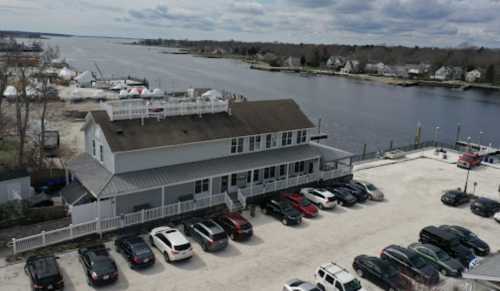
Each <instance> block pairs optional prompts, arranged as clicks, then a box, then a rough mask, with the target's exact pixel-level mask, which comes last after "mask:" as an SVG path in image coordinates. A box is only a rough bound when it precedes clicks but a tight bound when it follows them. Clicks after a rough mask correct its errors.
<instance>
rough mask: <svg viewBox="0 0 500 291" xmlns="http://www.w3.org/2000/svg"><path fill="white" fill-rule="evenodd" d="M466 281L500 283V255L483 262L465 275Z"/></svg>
mask: <svg viewBox="0 0 500 291" xmlns="http://www.w3.org/2000/svg"><path fill="white" fill-rule="evenodd" d="M463 278H464V279H470V280H478V281H489V282H500V253H497V254H495V255H493V256H491V257H488V258H485V259H484V260H482V261H481V262H480V263H479V265H478V266H476V267H475V268H473V269H472V270H470V271H468V272H466V273H464V274H463Z"/></svg>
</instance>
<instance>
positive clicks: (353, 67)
mask: <svg viewBox="0 0 500 291" xmlns="http://www.w3.org/2000/svg"><path fill="white" fill-rule="evenodd" d="M340 72H342V73H344V74H358V73H360V72H361V70H360V64H359V61H356V60H350V61H347V62H346V64H345V66H344V67H343V68H342V70H340Z"/></svg>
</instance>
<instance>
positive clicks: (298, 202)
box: [283, 193, 318, 218]
mask: <svg viewBox="0 0 500 291" xmlns="http://www.w3.org/2000/svg"><path fill="white" fill-rule="evenodd" d="M283 198H284V199H286V200H288V201H290V203H291V204H292V206H293V208H295V209H297V210H298V211H299V212H300V213H302V215H303V216H304V217H307V218H312V217H316V216H318V208H316V206H314V205H313V204H312V203H311V201H309V199H307V198H306V197H304V196H302V195H300V194H298V193H293V194H284V195H283Z"/></svg>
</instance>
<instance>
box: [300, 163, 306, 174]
mask: <svg viewBox="0 0 500 291" xmlns="http://www.w3.org/2000/svg"><path fill="white" fill-rule="evenodd" d="M305 166H306V163H305V162H304V161H302V162H300V163H299V171H300V172H301V173H303V172H304V169H305Z"/></svg>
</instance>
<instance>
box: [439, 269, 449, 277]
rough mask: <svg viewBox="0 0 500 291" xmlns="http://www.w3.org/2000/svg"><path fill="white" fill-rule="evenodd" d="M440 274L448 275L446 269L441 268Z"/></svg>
mask: <svg viewBox="0 0 500 291" xmlns="http://www.w3.org/2000/svg"><path fill="white" fill-rule="evenodd" d="M441 275H443V276H445V277H446V276H448V271H447V270H446V269H441Z"/></svg>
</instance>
